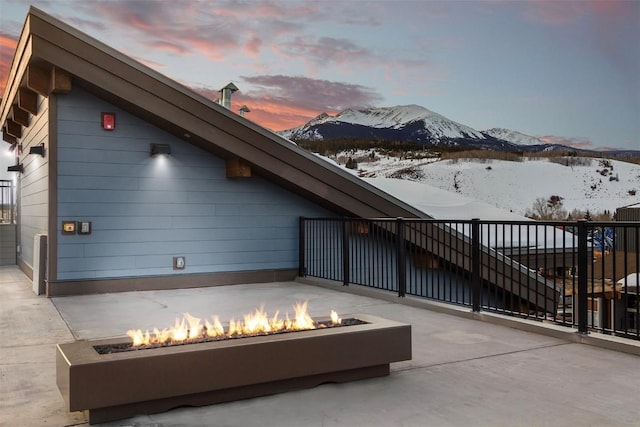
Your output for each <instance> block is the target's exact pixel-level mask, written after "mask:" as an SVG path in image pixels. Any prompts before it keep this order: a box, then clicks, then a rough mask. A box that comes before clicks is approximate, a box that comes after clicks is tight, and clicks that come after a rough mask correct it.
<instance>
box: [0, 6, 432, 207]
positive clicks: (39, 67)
mask: <svg viewBox="0 0 640 427" xmlns="http://www.w3.org/2000/svg"><path fill="white" fill-rule="evenodd" d="M71 83H72V84H73V85H74V86H75V85H78V86H79V87H83V88H84V89H86V90H88V91H90V92H92V93H94V94H95V95H97V96H99V97H101V98H103V99H105V100H108V101H109V102H112V103H113V104H115V105H117V106H118V107H120V108H123V109H124V110H127V111H129V112H131V113H133V114H135V115H137V116H139V117H141V118H143V119H145V120H147V121H149V122H151V123H153V124H155V125H156V126H158V127H160V128H162V129H165V130H167V131H168V132H171V133H172V134H174V135H176V136H178V137H180V138H182V139H184V140H185V141H188V142H189V143H191V144H194V145H196V146H198V147H200V148H201V149H203V150H206V151H208V152H211V153H213V154H215V155H217V156H219V157H222V158H224V159H230V158H240V159H242V160H243V161H244V162H246V163H248V164H249V165H251V168H252V170H254V171H255V172H257V173H258V174H259V175H262V176H263V177H265V178H267V179H269V180H271V181H274V182H276V183H278V184H279V185H282V186H283V187H285V188H288V189H290V190H292V191H294V192H296V193H299V194H301V195H304V196H305V197H307V198H309V199H311V200H313V201H315V202H317V203H320V204H321V205H323V206H325V207H328V208H330V209H332V210H334V211H335V212H337V213H340V214H343V215H352V216H361V217H427V215H425V214H424V213H422V212H421V211H419V210H417V209H415V208H413V207H412V206H410V205H408V204H406V203H404V202H401V201H400V200H398V199H396V198H394V197H392V196H390V195H388V194H387V193H384V192H383V191H381V190H379V189H378V188H376V187H374V186H372V185H370V184H368V183H366V182H364V181H363V180H361V179H359V178H357V177H355V176H353V175H351V174H350V173H348V172H346V171H344V170H342V169H341V168H339V167H336V166H335V165H332V164H330V163H329V162H326V161H324V160H322V159H320V158H318V157H317V156H315V155H313V154H311V153H308V152H306V151H305V150H303V149H301V148H300V147H298V146H296V145H295V144H292V143H291V142H290V141H288V140H286V139H284V138H282V137H280V136H279V135H277V134H275V133H273V132H271V131H269V130H267V129H265V128H263V127H261V126H259V125H257V124H255V123H253V122H251V121H249V120H247V119H245V118H244V117H241V116H239V115H238V114H235V113H234V112H232V111H230V110H227V109H226V108H224V107H222V106H221V105H218V104H217V103H215V102H213V101H212V100H209V99H207V98H205V97H203V96H201V95H199V94H198V93H196V92H194V91H193V90H191V89H189V88H187V87H185V86H183V85H181V84H179V83H177V82H175V81H173V80H171V79H169V78H167V77H166V76H164V75H162V74H160V73H158V72H156V71H154V70H152V69H150V68H149V67H147V66H145V65H143V64H141V63H139V62H137V61H135V60H133V59H132V58H130V57H128V56H126V55H124V54H122V53H121V52H118V51H116V50H114V49H113V48H111V47H109V46H107V45H105V44H104V43H102V42H100V41H98V40H96V39H94V38H92V37H90V36H88V35H87V34H85V33H82V32H81V31H78V30H77V29H75V28H73V27H71V26H69V25H67V24H65V23H64V22H62V21H60V20H58V19H56V18H53V17H52V16H50V15H48V14H46V13H44V12H42V11H41V10H39V9H36V8H34V7H32V8H31V9H30V10H29V13H28V15H27V18H26V21H25V25H24V28H23V30H22V34H21V36H20V39H19V41H18V45H17V48H16V52H15V55H14V59H13V63H12V65H11V70H10V73H9V79H8V83H7V87H6V90H5V94H4V96H3V98H2V103H1V104H0V126H2V128H3V130H4V131H5V132H3V133H4V134H8V138H6V139H5V141H6V140H7V139H9V141H7V142H10V143H11V142H12V141H15V140H18V139H19V138H20V133H21V132H20V129H21V127H22V126H24V123H28V120H26V121H25V120H24V116H25V113H28V114H31V115H35V114H36V113H37V111H35V110H34V107H33V98H34V96H36V95H40V96H49V95H50V94H51V93H62V92H65V91H68V90H70V89H71V86H70V85H71ZM36 108H37V107H36ZM17 116H20V117H21V118H22V119H23V121H22V123H23V124H20V122H19V120H18V119H17V118H16V117H17Z"/></svg>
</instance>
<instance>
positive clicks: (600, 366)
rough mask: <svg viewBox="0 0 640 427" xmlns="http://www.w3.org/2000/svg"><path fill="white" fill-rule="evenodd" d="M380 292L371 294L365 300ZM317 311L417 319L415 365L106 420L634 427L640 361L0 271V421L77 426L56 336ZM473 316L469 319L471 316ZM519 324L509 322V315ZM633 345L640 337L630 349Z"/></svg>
mask: <svg viewBox="0 0 640 427" xmlns="http://www.w3.org/2000/svg"><path fill="white" fill-rule="evenodd" d="M374 295H375V294H374ZM298 301H309V311H310V314H311V315H312V316H326V315H327V314H328V312H329V310H331V309H335V310H336V311H337V312H338V313H340V314H341V315H343V316H344V315H346V314H349V313H369V314H374V315H378V316H381V317H385V318H388V319H392V320H398V321H402V322H406V323H410V324H411V325H412V339H413V359H412V360H411V361H407V362H401V363H396V364H392V366H391V375H390V376H388V377H384V378H377V379H372V380H365V381H359V382H353V383H348V384H326V385H322V386H319V387H316V388H313V389H307V390H302V391H296V392H290V393H285V394H279V395H274V396H268V397H261V398H256V399H249V400H243V401H238V402H232V403H225V404H218V405H213V406H208V407H201V408H178V409H174V410H172V411H169V412H165V413H161V414H155V415H148V416H147V415H140V416H137V417H135V418H132V419H128V420H123V421H118V422H113V423H109V424H104V425H109V426H243V427H248V426H546V425H549V426H569V425H571V426H574V425H591V426H621V425H636V426H637V425H640V405H638V396H639V395H640V357H639V356H637V355H634V354H629V353H625V352H620V351H613V350H609V349H605V348H600V347H597V346H592V345H586V344H580V343H576V342H574V340H570V339H563V338H559V337H558V336H561V334H560V335H558V334H555V335H553V334H552V335H551V336H550V335H545V334H538V333H533V332H527V331H524V330H521V329H517V328H513V327H508V326H504V325H500V324H495V323H491V322H483V321H478V320H473V319H470V318H465V316H455V315H451V314H447V313H442V312H438V311H434V310H428V309H424V308H417V307H412V306H408V305H406V304H398V303H397V302H394V300H393V298H387V299H379V298H373V297H371V296H362V295H353V294H350V293H344V292H338V291H336V290H333V289H328V288H326V287H321V286H314V285H310V284H308V283H301V282H287V283H267V284H257V285H235V286H223V287H212V288H198V289H188V290H171V291H147V292H127V293H115V294H104V295H91V296H74V297H59V298H53V299H47V298H46V297H43V296H35V295H34V294H33V292H32V291H31V283H30V281H29V280H28V278H27V277H26V276H24V275H23V274H22V273H21V272H20V271H19V270H18V269H17V268H15V267H0V334H1V335H0V426H18V425H19V426H42V425H48V426H76V425H83V426H84V425H86V422H85V418H84V415H83V414H82V413H68V412H67V411H66V410H65V403H64V401H63V399H62V397H61V395H60V393H59V392H58V390H57V387H56V383H55V344H57V343H62V342H70V341H73V340H74V339H93V338H104V337H112V336H122V335H123V334H124V332H125V331H126V330H128V329H131V328H134V327H135V328H142V329H146V328H152V327H158V326H159V327H165V326H169V325H170V324H172V323H173V321H174V319H175V318H176V317H181V316H182V313H184V312H189V313H191V314H192V315H195V316H201V317H209V316H210V315H212V314H218V315H220V318H221V319H227V320H228V319H230V318H232V317H235V318H238V317H240V316H241V315H242V314H245V313H247V312H250V311H253V310H254V309H255V308H257V307H259V306H260V305H262V304H264V306H265V308H266V310H267V311H268V312H269V313H273V312H274V311H275V310H280V311H281V313H284V312H287V311H289V312H292V308H291V307H292V306H293V304H294V303H295V302H298ZM467 317H468V316H467ZM513 324H514V325H517V322H516V323H513ZM634 345H635V344H634Z"/></svg>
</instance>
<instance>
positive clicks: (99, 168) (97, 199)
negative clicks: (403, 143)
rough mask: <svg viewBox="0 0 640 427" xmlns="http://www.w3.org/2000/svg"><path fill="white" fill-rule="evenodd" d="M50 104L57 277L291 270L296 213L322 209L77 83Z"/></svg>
mask: <svg viewBox="0 0 640 427" xmlns="http://www.w3.org/2000/svg"><path fill="white" fill-rule="evenodd" d="M57 100H58V103H57V116H58V123H57V124H58V133H57V143H58V151H57V153H58V163H57V173H58V175H57V187H58V188H57V201H58V206H57V211H58V221H57V227H58V229H57V231H56V232H57V235H58V243H57V257H58V261H57V280H75V279H78V280H87V279H94V278H95V279H99V278H119V277H141V276H154V275H170V274H182V273H216V272H229V271H258V270H269V269H292V268H297V265H298V217H299V216H327V215H331V213H329V212H327V211H326V210H324V209H323V208H321V207H319V206H317V205H315V204H313V203H311V202H309V201H307V200H305V199H303V198H302V197H300V196H297V195H295V194H293V193H291V192H289V191H287V190H285V189H282V188H281V187H279V186H276V185H274V184H272V183H271V182H269V181H267V180H265V179H263V178H261V177H259V176H256V175H255V174H254V175H253V176H252V177H250V178H241V179H228V178H226V169H225V162H224V161H223V160H222V159H220V158H217V157H214V156H213V155H211V154H209V153H207V152H204V151H202V150H200V149H198V148H197V147H195V146H194V145H192V144H189V143H187V142H185V141H184V140H181V139H179V138H176V137H174V136H173V135H170V134H168V133H166V132H164V131H162V130H160V129H158V128H156V127H154V126H152V125H151V124H149V123H147V122H145V121H143V120H141V119H140V118H137V117H135V116H133V115H131V114H128V113H126V112H124V111H122V110H120V109H118V108H116V107H114V106H113V105H111V104H109V103H107V102H105V101H103V100H101V99H98V98H96V97H94V96H92V95H90V94H88V93H87V92H84V91H81V90H79V89H78V88H74V90H73V91H72V92H71V93H69V94H66V95H59V96H58V97H57ZM102 112H113V113H115V114H116V122H115V130H112V131H106V130H103V129H102V127H101V122H100V120H101V113H102ZM151 143H161V144H170V146H171V155H169V156H164V155H161V156H155V157H151V156H150V154H149V147H150V144H151ZM63 221H90V222H91V223H92V230H91V234H89V235H78V234H73V235H64V234H62V222H63ZM174 256H185V257H186V268H185V269H184V270H174V269H173V257H174Z"/></svg>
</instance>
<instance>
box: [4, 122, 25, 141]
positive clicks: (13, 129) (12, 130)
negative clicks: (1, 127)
mask: <svg viewBox="0 0 640 427" xmlns="http://www.w3.org/2000/svg"><path fill="white" fill-rule="evenodd" d="M5 132H7V133H8V134H9V135H11V136H15V137H16V138H22V126H20V125H19V124H18V123H16V122H14V121H13V120H9V119H7V123H6V125H5Z"/></svg>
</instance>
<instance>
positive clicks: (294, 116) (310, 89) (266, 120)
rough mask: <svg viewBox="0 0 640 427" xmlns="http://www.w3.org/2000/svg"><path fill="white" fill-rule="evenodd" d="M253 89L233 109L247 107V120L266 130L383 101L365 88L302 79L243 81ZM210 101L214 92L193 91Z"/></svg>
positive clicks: (241, 93)
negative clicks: (248, 109) (249, 110)
mask: <svg viewBox="0 0 640 427" xmlns="http://www.w3.org/2000/svg"><path fill="white" fill-rule="evenodd" d="M242 79H243V81H245V82H247V83H250V84H251V85H252V86H254V87H256V88H255V89H251V90H243V89H242V85H241V84H239V87H240V91H239V92H237V93H236V94H234V97H233V102H232V109H233V110H234V111H237V110H238V109H239V108H240V107H241V106H242V105H247V106H249V108H250V109H251V113H249V115H248V116H247V117H248V118H250V119H251V120H253V121H254V122H256V123H258V124H260V125H262V126H265V127H267V128H269V129H274V130H282V129H289V128H292V127H296V126H300V125H302V124H304V123H306V122H307V121H309V120H311V119H312V118H313V117H315V116H317V115H318V114H320V113H323V112H327V113H336V112H338V111H342V110H344V109H346V108H348V107H365V106H371V105H374V104H375V103H377V102H379V101H380V100H381V99H382V97H381V96H380V95H379V94H378V93H377V92H375V91H373V90H372V89H370V88H367V87H365V86H361V85H356V84H348V83H341V82H332V81H327V80H317V79H311V78H308V77H302V76H296V77H291V76H282V75H263V76H252V77H243V78H242ZM195 90H196V91H198V92H199V93H201V94H202V95H204V96H206V97H207V98H209V99H216V98H217V97H218V92H217V90H213V89H209V88H195Z"/></svg>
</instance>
